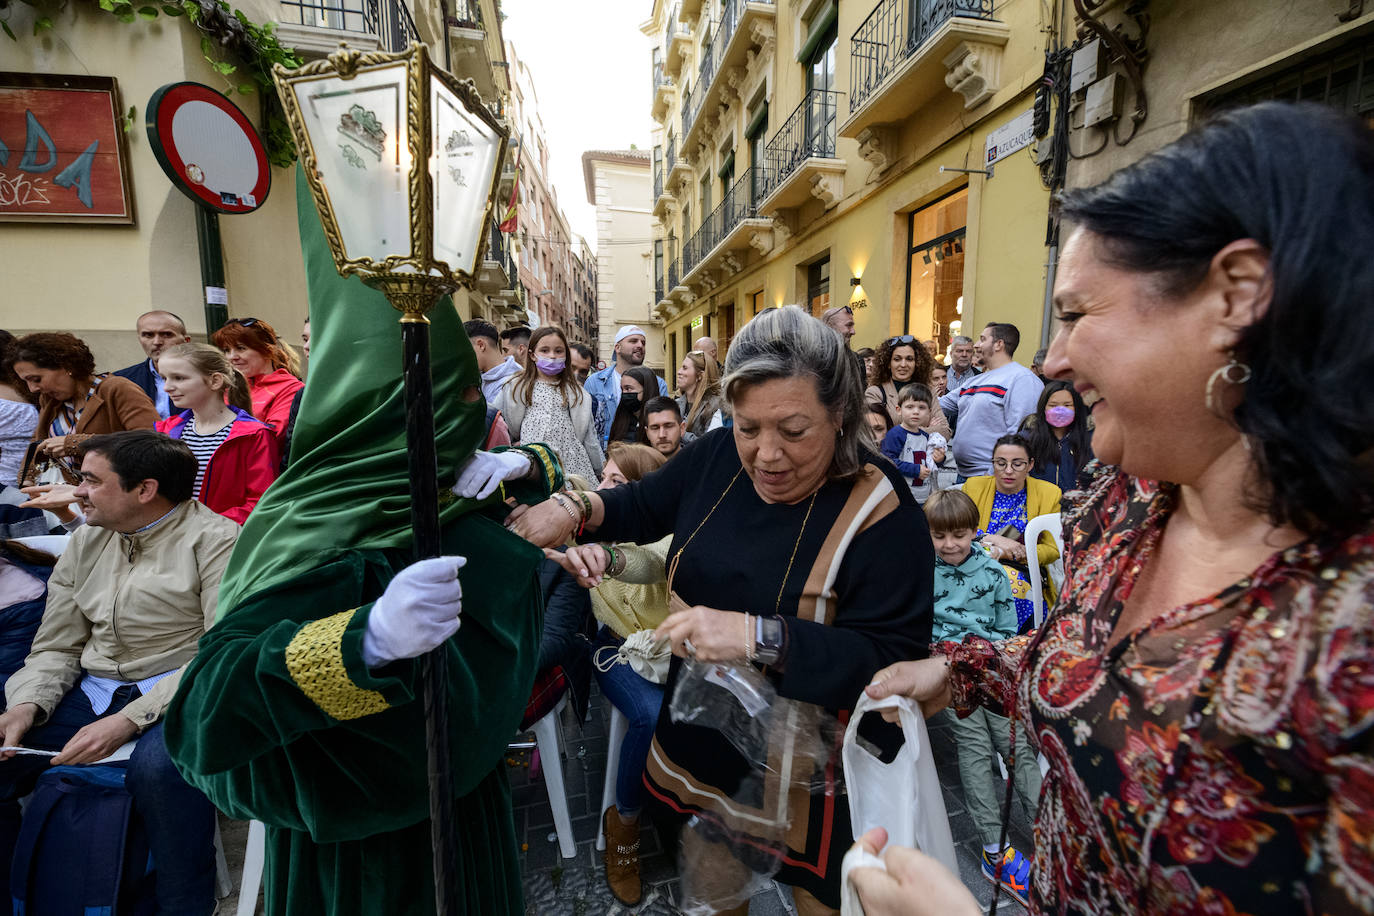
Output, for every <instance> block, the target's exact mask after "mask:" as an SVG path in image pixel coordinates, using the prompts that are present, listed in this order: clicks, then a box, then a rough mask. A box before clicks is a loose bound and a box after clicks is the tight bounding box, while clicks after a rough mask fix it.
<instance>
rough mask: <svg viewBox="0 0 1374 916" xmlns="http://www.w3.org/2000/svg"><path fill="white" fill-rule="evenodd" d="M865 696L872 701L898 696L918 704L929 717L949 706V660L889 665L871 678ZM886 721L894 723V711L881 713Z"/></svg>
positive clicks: (895, 711) (895, 717)
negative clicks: (908, 698) (871, 681)
mask: <svg viewBox="0 0 1374 916" xmlns="http://www.w3.org/2000/svg"><path fill="white" fill-rule="evenodd" d="M864 693H866V694H868V695H869V697H871V698H872V699H875V700H882V699H885V698H887V697H890V696H893V695H897V696H904V697H910V698H911V699H913V700H915V701H916V702H918V703H920V704H921V712H922V713H923V714H924V715H925V716H926V718H929V717H931V716H933V715H935V714H936V713H937V712H939V711H940V710H942V709H944V708H945V707H946V706H948V705H949V661H948V660H947V659H946V658H945V657H944V656H936V657H934V658H922V659H918V660H916V661H913V662H897V664H895V665H888V666H887V667H886V668H884V669H883V670H881V671H879V672H878V673H877V674H875V675H874V676H873V683H871V684H869V685H868V686H867V687H865V688H864ZM882 714H883V718H884V719H885V720H887V721H888V722H896V721H897V710H895V709H884V710H882Z"/></svg>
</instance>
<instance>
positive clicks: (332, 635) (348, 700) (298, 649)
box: [286, 611, 391, 721]
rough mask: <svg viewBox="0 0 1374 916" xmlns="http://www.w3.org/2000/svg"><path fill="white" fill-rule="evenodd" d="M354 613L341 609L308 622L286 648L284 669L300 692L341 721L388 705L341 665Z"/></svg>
mask: <svg viewBox="0 0 1374 916" xmlns="http://www.w3.org/2000/svg"><path fill="white" fill-rule="evenodd" d="M354 613H355V611H343V612H341V613H338V614H335V615H334V616H332V617H326V618H324V619H323V620H316V621H314V622H312V623H307V624H306V625H305V626H303V627H301V628H300V630H299V631H298V632H297V633H296V635H295V637H294V638H293V639H292V640H291V642H290V643H289V644H288V645H287V647H286V670H287V671H288V672H289V673H290V674H291V679H292V680H293V681H295V682H296V686H297V687H299V688H300V689H301V693H303V694H305V695H306V696H307V697H309V698H310V699H311V700H313V701H314V703H315V705H316V706H318V707H320V709H323V710H324V711H325V712H326V713H328V714H329V715H331V716H333V717H334V718H335V719H338V720H340V721H344V720H347V719H360V718H362V717H363V716H370V715H373V714H374V713H379V712H382V711H383V710H386V709H390V708H391V704H389V703H388V702H387V701H386V698H385V697H383V696H382V695H381V694H380V693H378V692H377V691H375V690H365V689H364V688H362V687H359V686H358V685H357V684H355V683H353V680H352V679H351V678H350V677H349V676H348V670H347V669H346V668H345V667H344V660H343V649H342V643H343V634H344V630H346V629H348V623H349V621H351V620H352V619H353V614H354Z"/></svg>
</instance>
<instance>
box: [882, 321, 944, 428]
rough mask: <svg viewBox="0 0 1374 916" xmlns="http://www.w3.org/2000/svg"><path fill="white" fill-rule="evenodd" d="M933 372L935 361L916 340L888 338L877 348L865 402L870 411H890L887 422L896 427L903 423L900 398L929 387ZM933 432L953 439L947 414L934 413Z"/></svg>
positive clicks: (908, 335) (907, 335)
mask: <svg viewBox="0 0 1374 916" xmlns="http://www.w3.org/2000/svg"><path fill="white" fill-rule="evenodd" d="M934 368H935V360H934V358H933V357H931V355H930V354H929V353H928V352H926V348H925V347H923V346H921V342H920V341H919V340H917V339H916V338H915V337H912V336H911V335H910V334H902V335H900V336H898V337H889V338H888V339H887V340H885V341H883V342H882V343H880V344H879V345H878V354H877V356H876V357H875V358H874V365H873V374H872V375H871V376H869V379H868V390H867V391H865V392H864V401H865V402H866V403H867V404H868V405H869V406H870V407H879V408H881V409H883V410H885V411H887V416H888V419H890V420H891V421H892V425H893V426H896V425H897V424H898V423H900V422H902V414H901V408H900V407H898V405H897V395H898V394H900V393H901V391H902V389H903V388H905V387H906V386H907V385H913V384H915V385H929V384H930V372H931V370H932V369H934ZM930 431H931V432H936V433H939V434H940V435H942V436H944V437H945V439H946V440H948V439H949V438H951V437H952V436H953V433H951V432H950V429H949V423H948V422H947V421H946V420H945V417H944V414H943V413H941V412H940V411H938V410H937V411H934V416H932V417H931V418H930Z"/></svg>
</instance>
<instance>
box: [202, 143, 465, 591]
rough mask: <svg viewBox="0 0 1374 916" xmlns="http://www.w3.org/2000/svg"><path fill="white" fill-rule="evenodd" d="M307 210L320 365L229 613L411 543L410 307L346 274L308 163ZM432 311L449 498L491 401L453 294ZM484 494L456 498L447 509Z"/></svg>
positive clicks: (249, 545)
mask: <svg viewBox="0 0 1374 916" xmlns="http://www.w3.org/2000/svg"><path fill="white" fill-rule="evenodd" d="M296 211H297V219H298V222H299V224H300V235H301V252H302V254H303V255H304V258H305V275H306V284H307V288H308V289H309V298H310V374H309V377H308V378H307V380H306V385H305V394H304V396H303V400H302V401H301V406H300V412H299V414H298V416H297V418H296V425H295V429H294V432H293V434H292V440H291V460H290V463H289V465H288V466H287V468H286V471H285V472H284V473H283V474H282V475H281V477H279V478H277V480H276V482H275V483H273V484H272V486H271V487H270V488H269V489H268V491H267V493H266V494H265V495H264V496H263V498H262V500H261V501H260V502H259V503H258V504H257V506H256V507H255V508H254V509H253V513H252V515H250V516H249V517H248V520H247V522H246V523H245V524H244V526H243V531H242V532H241V533H240V535H239V539H238V544H237V545H236V546H235V548H234V553H233V556H232V557H231V558H230V560H229V566H228V569H226V570H225V573H224V579H223V581H222V583H221V585H220V597H219V611H218V616H222V615H224V614H226V613H229V612H231V611H232V610H233V609H234V608H235V607H237V606H238V605H239V604H240V603H242V602H243V600H244V599H245V598H249V597H251V596H252V595H254V594H257V593H259V592H262V591H264V590H266V589H269V588H272V587H273V586H276V585H278V584H280V583H282V582H284V581H286V580H289V579H291V578H294V577H295V576H297V575H299V574H301V573H302V572H305V571H306V570H308V569H311V568H314V567H316V566H319V565H321V564H324V563H327V562H329V561H330V560H332V559H333V558H334V557H336V556H338V555H339V554H340V553H342V552H344V551H346V550H349V549H354V548H374V549H375V548H387V547H392V548H408V547H409V546H410V544H411V528H410V482H409V469H408V464H407V462H408V458H407V452H406V411H405V399H404V391H403V383H402V375H401V370H402V350H401V326H400V323H399V322H398V320H397V319H398V318H399V317H400V313H399V312H397V311H396V310H395V309H393V308H392V307H391V305H390V303H388V302H387V299H386V297H385V296H384V295H382V294H381V293H380V292H378V291H376V290H374V289H370V288H368V287H367V286H365V285H363V282H362V281H361V280H359V279H358V278H357V277H341V276H339V274H338V272H337V271H336V270H335V268H334V259H333V257H332V256H331V255H330V252H329V245H328V243H327V242H326V241H325V237H324V230H323V228H322V226H321V224H320V218H319V214H318V213H317V212H316V210H315V204H314V201H313V200H312V199H311V197H310V190H309V187H308V185H307V183H306V180H305V176H304V174H303V173H302V171H301V169H300V167H299V166H297V169H296ZM429 317H430V322H431V325H430V353H431V363H432V366H431V374H432V376H433V378H434V412H435V417H434V429H435V440H436V446H437V452H438V463H439V482H440V486H439V492H440V494H441V497H443V496H447V495H448V492H449V487H450V486H451V485H452V482H453V481H454V479H455V478H456V475H457V470H458V468H459V467H460V466H461V465H462V464H463V462H465V461H466V460H467V459H468V458H469V457H471V455H472V453H473V451H474V450H475V449H476V448H477V447H478V445H479V444H480V443H481V442H482V438H483V435H484V433H485V423H486V404H485V402H484V401H483V399H482V396H481V389H480V387H479V386H480V384H481V375H480V373H479V372H478V370H477V357H476V355H475V354H474V353H473V350H472V345H471V344H470V343H469V342H468V339H467V335H466V333H464V331H463V327H462V323H461V322H460V321H459V320H458V313H457V311H456V310H455V309H454V306H453V302H452V300H450V299H449V298H448V297H445V298H443V299H442V300H440V301H439V304H438V305H436V306H435V307H434V309H433V310H431V312H430V315H429ZM441 502H442V500H441ZM476 505H477V503H475V502H473V501H471V500H450V501H448V502H447V503H446V504H445V505H443V506H442V508H441V510H440V520H441V522H448V521H450V520H452V519H453V518H455V517H457V516H459V515H461V514H463V513H464V512H468V511H471V510H472V509H473V508H475V507H476Z"/></svg>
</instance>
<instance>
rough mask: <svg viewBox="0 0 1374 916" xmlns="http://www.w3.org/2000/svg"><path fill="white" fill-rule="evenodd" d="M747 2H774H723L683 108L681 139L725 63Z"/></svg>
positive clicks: (770, 0)
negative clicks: (727, 50) (694, 83)
mask: <svg viewBox="0 0 1374 916" xmlns="http://www.w3.org/2000/svg"><path fill="white" fill-rule="evenodd" d="M746 2H753V3H767V4H769V5H771V4H772V3H773V0H725V2H724V3H723V4H722V5H721V8H720V21H719V22H718V23H716V31H715V34H714V36H713V37H712V38H711V45H710V47H709V48H703V49H702V55H701V66H700V67H699V68H698V69H697V82H696V87H695V88H694V89H693V91H692V94H691V97H690V98H689V99H688V100H687V101H685V102H684V103H683V106H682V135H683V136H684V137H685V136H687V134H688V133H689V132H690V131H691V129H692V125H693V124H694V123H695V122H696V119H697V115H699V114H700V113H701V107H702V104H703V102H705V100H706V96H707V95H708V94H709V93H710V91H711V83H712V81H713V80H715V78H716V77H717V76H718V75H719V74H720V69H721V66H722V65H723V64H724V62H725V51H726V49H727V48H729V47H730V40H731V39H733V38H734V37H735V31H736V30H737V29H738V28H739V24H740V19H741V11H742V10H743V8H744V5H745V3H746Z"/></svg>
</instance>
